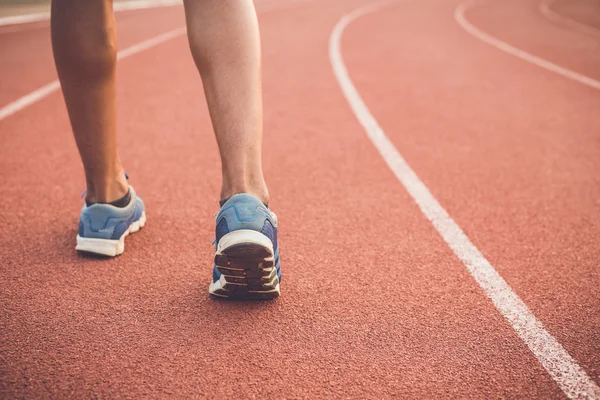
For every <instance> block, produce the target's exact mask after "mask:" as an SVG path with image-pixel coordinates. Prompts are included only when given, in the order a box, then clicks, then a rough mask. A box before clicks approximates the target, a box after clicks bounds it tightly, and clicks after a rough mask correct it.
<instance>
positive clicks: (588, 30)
mask: <svg viewBox="0 0 600 400" xmlns="http://www.w3.org/2000/svg"><path fill="white" fill-rule="evenodd" d="M550 5H551V1H549V0H543V1H542V2H541V3H540V6H539V9H540V13H541V14H542V15H543V16H544V17H546V18H548V19H549V20H550V21H552V22H556V23H558V24H562V25H566V26H568V27H570V28H573V29H575V30H577V31H580V32H582V33H585V34H587V35H592V36H595V37H599V36H600V29H596V28H594V27H593V26H589V25H586V24H583V23H581V22H579V21H575V20H574V19H572V18H569V17H565V16H564V15H561V14H559V13H557V12H556V11H554V10H552V8H550Z"/></svg>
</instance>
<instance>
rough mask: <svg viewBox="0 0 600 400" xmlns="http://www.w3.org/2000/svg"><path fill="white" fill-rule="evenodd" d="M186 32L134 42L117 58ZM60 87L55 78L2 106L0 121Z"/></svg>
mask: <svg viewBox="0 0 600 400" xmlns="http://www.w3.org/2000/svg"><path fill="white" fill-rule="evenodd" d="M183 34H185V27H179V28H176V29H173V30H170V31H168V32H165V33H163V34H160V35H158V36H155V37H153V38H151V39H148V40H144V41H143V42H140V43H137V44H134V45H133V46H131V47H128V48H126V49H124V50H121V51H119V52H118V53H117V59H118V60H121V59H123V58H127V57H129V56H132V55H134V54H137V53H139V52H141V51H144V50H146V49H149V48H151V47H154V46H156V45H158V44H161V43H164V42H166V41H168V40H171V39H173V38H176V37H178V36H181V35H183ZM59 89H60V82H59V81H58V79H55V80H53V81H52V82H50V83H48V84H46V85H44V86H42V87H40V88H38V89H36V90H34V91H33V92H31V93H29V94H27V95H25V96H23V97H21V98H19V99H17V100H15V101H13V102H11V103H9V104H7V105H5V106H4V107H2V108H0V121H1V120H3V119H4V118H6V117H8V116H10V115H12V114H14V113H16V112H18V111H20V110H22V109H24V108H26V107H28V106H30V105H32V104H34V103H36V102H38V101H40V100H41V99H43V98H45V97H47V96H48V95H50V94H52V93H54V92H56V91H57V90H59Z"/></svg>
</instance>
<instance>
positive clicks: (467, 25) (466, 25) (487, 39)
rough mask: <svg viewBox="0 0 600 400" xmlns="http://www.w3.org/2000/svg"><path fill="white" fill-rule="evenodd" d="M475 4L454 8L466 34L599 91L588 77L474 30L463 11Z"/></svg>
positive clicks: (596, 83) (594, 82) (597, 83)
mask: <svg viewBox="0 0 600 400" xmlns="http://www.w3.org/2000/svg"><path fill="white" fill-rule="evenodd" d="M477 3H479V1H477V0H475V1H473V0H471V1H467V2H466V3H463V4H461V5H460V6H458V7H457V8H456V10H454V19H456V22H458V24H459V25H460V26H461V27H462V28H463V29H464V30H466V31H467V32H468V33H470V34H471V35H473V36H475V37H476V38H477V39H479V40H481V41H483V42H485V43H487V44H489V45H492V46H494V47H496V48H497V49H500V50H502V51H504V52H506V53H508V54H510V55H513V56H515V57H518V58H520V59H522V60H525V61H527V62H530V63H532V64H535V65H537V66H538V67H542V68H545V69H547V70H548V71H552V72H554V73H557V74H559V75H562V76H564V77H565V78H569V79H572V80H574V81H576V82H579V83H582V84H584V85H586V86H589V87H591V88H594V89H598V90H600V82H598V81H597V80H595V79H592V78H590V77H587V76H585V75H581V74H578V73H577V72H574V71H571V70H569V69H566V68H563V67H561V66H559V65H556V64H553V63H551V62H549V61H546V60H544V59H542V58H539V57H536V56H534V55H533V54H529V53H527V52H526V51H523V50H520V49H517V48H516V47H513V46H511V45H510V44H508V43H505V42H503V41H501V40H499V39H496V38H495V37H493V36H490V35H488V34H487V33H485V32H482V31H480V30H479V29H477V28H475V27H474V26H473V25H472V24H471V23H470V22H469V21H467V19H466V18H465V11H467V10H468V9H470V8H471V7H473V6H475V5H476V4H477Z"/></svg>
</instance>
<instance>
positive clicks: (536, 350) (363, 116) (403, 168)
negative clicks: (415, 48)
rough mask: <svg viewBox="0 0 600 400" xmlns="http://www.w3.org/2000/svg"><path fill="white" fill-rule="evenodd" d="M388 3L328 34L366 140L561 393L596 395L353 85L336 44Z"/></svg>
mask: <svg viewBox="0 0 600 400" xmlns="http://www.w3.org/2000/svg"><path fill="white" fill-rule="evenodd" d="M390 4H393V2H390V1H386V2H382V3H376V4H373V5H370V6H367V7H363V8H360V9H358V10H355V11H354V12H352V13H350V14H347V15H346V16H344V17H343V18H342V19H341V20H340V21H339V22H338V23H337V25H336V26H335V28H334V29H333V32H332V33H331V36H330V39H329V58H330V60H331V65H332V67H333V71H334V73H335V76H336V78H337V81H338V83H339V85H340V87H341V89H342V92H343V93H344V96H345V97H346V100H347V101H348V103H349V104H350V107H351V108H352V111H353V112H354V114H355V115H356V118H357V119H358V121H359V122H360V124H361V125H362V126H363V128H364V129H365V132H366V133H367V136H368V137H369V139H371V141H372V142H373V144H374V145H375V147H376V148H377V150H379V152H380V153H381V155H382V157H383V158H384V160H385V161H386V163H387V165H388V166H389V168H390V169H391V170H392V171H393V172H394V174H395V175H396V177H397V178H398V180H399V181H400V182H401V183H402V185H403V186H404V187H405V188H406V190H407V191H408V193H409V194H410V195H411V196H412V198H413V199H414V201H415V202H416V203H417V205H418V206H419V208H420V209H421V211H422V212H423V214H425V216H426V217H427V219H428V220H429V221H430V222H431V223H432V225H433V226H434V227H435V229H436V230H437V231H438V233H439V234H440V236H441V237H442V238H443V239H444V240H445V241H446V243H447V244H448V246H449V247H450V248H451V249H452V251H453V252H454V254H456V256H457V257H458V258H459V259H460V260H461V261H462V263H463V264H464V265H465V266H466V267H467V269H468V271H469V272H470V273H471V275H472V276H473V278H474V279H475V281H476V282H477V283H478V284H479V286H481V288H482V289H483V291H484V292H485V294H486V295H487V296H488V297H489V298H490V299H491V300H492V302H493V303H494V305H495V306H496V308H497V309H498V311H500V313H501V314H502V315H503V316H504V318H506V320H507V321H508V322H509V323H510V324H511V326H512V327H513V329H514V330H515V331H516V333H517V334H518V335H519V337H520V338H521V339H522V340H523V341H524V342H525V343H526V344H527V346H528V347H529V349H530V350H531V351H532V352H533V354H534V355H535V357H536V358H537V359H538V360H539V362H540V363H541V364H542V365H543V367H544V368H545V369H546V371H548V373H549V374H550V375H551V376H552V378H553V379H554V380H555V381H556V382H557V383H558V385H559V386H560V388H561V389H562V390H563V392H564V393H565V394H566V395H567V396H568V397H569V398H572V399H578V398H587V399H600V388H598V386H597V385H596V384H595V383H594V382H593V381H592V380H591V379H590V378H589V377H588V375H587V374H586V373H585V371H584V370H583V369H582V368H581V367H580V366H579V365H578V364H577V362H576V361H575V360H574V359H573V358H572V357H571V356H570V355H569V353H567V351H566V350H565V349H564V348H563V347H562V346H561V345H560V343H558V342H557V341H556V339H555V338H554V337H553V336H552V335H550V333H548V332H547V331H546V330H545V329H544V326H543V325H542V323H541V322H540V321H538V320H537V319H536V317H535V316H534V315H533V313H532V312H531V310H530V309H529V308H528V307H527V305H525V303H524V302H523V300H521V299H520V298H519V296H517V295H516V293H515V292H513V290H512V289H511V288H510V286H508V284H507V283H506V281H505V280H504V279H503V278H502V277H501V276H500V275H499V274H498V272H497V271H496V270H495V269H494V267H493V266H492V265H491V264H490V262H489V261H488V260H486V258H485V257H484V256H483V254H481V252H480V251H479V250H478V249H477V247H475V245H474V244H473V243H471V241H470V240H469V238H468V237H467V235H466V234H465V233H464V232H463V231H462V229H461V228H460V227H459V226H458V225H457V224H456V222H454V220H453V219H452V217H450V215H448V212H447V211H446V210H445V209H444V208H443V207H442V206H441V205H440V203H439V202H438V201H437V200H436V199H435V197H433V195H432V194H431V192H430V191H429V189H427V187H426V186H425V184H424V183H423V182H422V181H421V180H420V179H419V177H418V176H417V174H415V172H414V171H413V170H412V169H411V167H410V166H409V165H408V163H407V162H406V161H405V160H404V158H403V157H402V155H401V154H400V153H399V152H398V150H396V148H395V147H394V145H393V144H392V142H391V141H390V140H389V139H388V137H387V136H386V135H385V132H384V131H383V129H381V127H380V126H379V124H378V123H377V120H376V119H375V117H373V115H372V114H371V112H370V111H369V108H368V107H367V105H366V104H365V102H364V101H363V99H362V98H361V96H360V94H359V93H358V91H357V89H356V87H355V86H354V84H353V83H352V80H351V79H350V76H349V75H348V70H347V68H346V66H345V64H344V60H343V57H342V52H341V44H340V43H341V38H342V35H343V33H344V30H345V29H346V27H347V26H348V25H349V24H350V23H351V22H352V21H354V20H355V19H357V18H359V17H361V16H364V15H365V14H368V13H371V12H373V11H376V10H379V9H381V8H382V7H384V6H386V5H390Z"/></svg>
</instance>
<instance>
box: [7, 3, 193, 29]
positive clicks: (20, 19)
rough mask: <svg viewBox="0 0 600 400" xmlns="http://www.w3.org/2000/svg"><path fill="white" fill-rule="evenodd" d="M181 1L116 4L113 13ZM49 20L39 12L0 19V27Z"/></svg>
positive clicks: (168, 4) (164, 5)
mask: <svg viewBox="0 0 600 400" xmlns="http://www.w3.org/2000/svg"><path fill="white" fill-rule="evenodd" d="M181 4H183V3H182V0H136V1H124V2H118V3H115V4H114V5H113V10H114V11H127V10H140V9H144V8H154V7H171V6H177V5H181ZM49 19H50V12H40V13H33V14H24V15H14V16H10V17H2V18H0V26H4V25H17V24H27V23H30V22H38V21H47V20H49Z"/></svg>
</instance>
